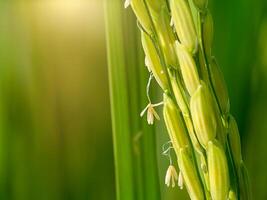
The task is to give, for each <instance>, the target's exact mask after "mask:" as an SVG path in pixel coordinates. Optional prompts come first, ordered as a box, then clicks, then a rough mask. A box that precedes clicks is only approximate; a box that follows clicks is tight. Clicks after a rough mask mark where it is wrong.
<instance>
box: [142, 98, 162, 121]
mask: <svg viewBox="0 0 267 200" xmlns="http://www.w3.org/2000/svg"><path fill="white" fill-rule="evenodd" d="M162 104H163V102H160V103H157V104H151V103H149V104H148V105H147V106H146V107H145V109H144V110H143V111H142V112H141V114H140V116H141V117H143V116H144V114H145V112H147V123H148V124H149V125H152V124H154V118H156V119H157V120H160V117H159V115H158V113H157V112H156V111H155V109H154V107H157V106H160V105H162Z"/></svg>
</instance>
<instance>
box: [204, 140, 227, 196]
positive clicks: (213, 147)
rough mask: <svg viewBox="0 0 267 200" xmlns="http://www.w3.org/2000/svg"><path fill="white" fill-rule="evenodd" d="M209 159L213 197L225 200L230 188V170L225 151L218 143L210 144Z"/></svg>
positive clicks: (208, 149)
mask: <svg viewBox="0 0 267 200" xmlns="http://www.w3.org/2000/svg"><path fill="white" fill-rule="evenodd" d="M207 157H208V168H209V176H210V193H211V197H212V199H214V200H215V199H216V200H225V199H227V198H228V194H229V188H230V181H229V170H228V165H227V158H226V155H225V152H224V149H223V148H222V146H221V145H220V144H219V143H218V142H217V141H215V140H213V141H210V142H208V148H207Z"/></svg>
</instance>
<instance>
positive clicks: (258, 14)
mask: <svg viewBox="0 0 267 200" xmlns="http://www.w3.org/2000/svg"><path fill="white" fill-rule="evenodd" d="M110 1H112V0H110ZM266 4H267V3H266V1H265V0H235V1H232V0H224V1H220V0H211V1H210V8H211V11H212V14H213V17H214V21H215V42H214V54H215V56H216V57H217V59H218V61H219V63H220V65H221V68H222V71H223V72H224V75H225V78H226V82H227V84H228V89H229V93H230V100H231V111H232V113H233V115H234V116H235V117H236V118H237V121H238V123H239V128H240V133H241V136H242V142H243V153H244V160H245V162H246V164H247V167H248V169H249V172H250V176H251V183H252V189H253V196H254V199H256V200H265V199H267V192H266V189H265V188H266V185H267V171H266V159H267V149H266V142H267V135H266V132H267V115H266V113H267V104H266V102H267V89H266V87H267V13H266V10H267V6H266ZM122 8H123V1H122ZM125 12H131V10H130V9H128V10H126V11H125ZM129 37H131V36H129ZM109 104H110V103H109V92H108V75H107V62H106V46H105V24H104V9H103V0H28V1H27V0H1V1H0V199H3V200H13V199H14V200H36V199H38V200H39V199H40V200H61V199H62V200H68V199H73V200H80V199H81V200H82V199H90V200H95V199H98V200H105V199H109V200H112V199H115V181H114V177H115V175H114V161H113V152H112V134H111V119H110V108H109ZM141 110H142V108H140V111H141ZM140 120H143V119H140ZM161 134H162V135H161ZM157 137H158V140H157V144H158V150H157V151H158V163H159V178H160V179H159V180H160V185H161V190H162V194H161V195H162V199H173V198H174V196H175V195H179V194H178V193H180V191H179V190H178V189H177V188H176V189H167V188H166V187H165V186H164V185H163V183H164V182H163V181H164V175H165V170H166V167H167V164H168V162H167V161H166V159H165V158H164V157H162V156H161V155H160V150H161V145H162V144H163V143H164V142H166V137H167V135H166V134H165V132H157ZM171 197H172V198H171ZM184 198H185V197H184Z"/></svg>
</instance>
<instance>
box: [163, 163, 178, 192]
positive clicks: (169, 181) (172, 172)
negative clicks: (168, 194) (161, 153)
mask: <svg viewBox="0 0 267 200" xmlns="http://www.w3.org/2000/svg"><path fill="white" fill-rule="evenodd" d="M176 181H178V174H177V172H176V169H175V167H174V166H173V165H170V166H169V167H168V169H167V172H166V176H165V184H166V185H167V186H168V187H170V185H171V186H172V187H175V182H176Z"/></svg>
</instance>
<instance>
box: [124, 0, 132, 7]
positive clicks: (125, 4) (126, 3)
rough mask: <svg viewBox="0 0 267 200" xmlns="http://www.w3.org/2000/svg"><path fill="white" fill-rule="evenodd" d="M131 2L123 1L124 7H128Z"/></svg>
mask: <svg viewBox="0 0 267 200" xmlns="http://www.w3.org/2000/svg"><path fill="white" fill-rule="evenodd" d="M130 4H131V0H125V2H124V8H128V6H129V5H130Z"/></svg>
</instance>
